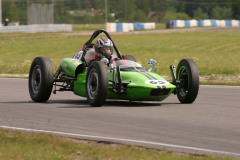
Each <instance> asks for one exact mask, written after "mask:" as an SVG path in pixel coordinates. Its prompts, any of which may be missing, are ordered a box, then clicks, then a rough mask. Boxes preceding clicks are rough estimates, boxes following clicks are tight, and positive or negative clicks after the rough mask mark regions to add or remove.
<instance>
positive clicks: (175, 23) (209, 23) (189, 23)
mask: <svg viewBox="0 0 240 160" xmlns="http://www.w3.org/2000/svg"><path fill="white" fill-rule="evenodd" d="M239 26H240V20H215V19H205V20H195V19H192V20H168V21H167V24H166V27H167V28H182V27H239Z"/></svg>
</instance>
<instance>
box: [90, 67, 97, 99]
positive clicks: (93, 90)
mask: <svg viewBox="0 0 240 160" xmlns="http://www.w3.org/2000/svg"><path fill="white" fill-rule="evenodd" d="M98 84H99V80H98V75H97V72H96V70H95V69H92V70H91V72H90V73H89V78H88V81H87V92H88V96H89V98H90V99H95V98H96V95H97V92H98V88H99V87H98Z"/></svg>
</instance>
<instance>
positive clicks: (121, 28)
mask: <svg viewBox="0 0 240 160" xmlns="http://www.w3.org/2000/svg"><path fill="white" fill-rule="evenodd" d="M155 28H156V25H155V23H139V22H137V23H106V26H105V29H106V30H107V32H129V31H133V30H144V29H155Z"/></svg>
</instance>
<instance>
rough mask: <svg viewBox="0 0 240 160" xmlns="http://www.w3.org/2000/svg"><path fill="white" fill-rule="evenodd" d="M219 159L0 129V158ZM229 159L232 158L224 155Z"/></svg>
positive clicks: (55, 159)
mask: <svg viewBox="0 0 240 160" xmlns="http://www.w3.org/2000/svg"><path fill="white" fill-rule="evenodd" d="M20 159H24V160H32V159H34V160H43V159H48V160H84V159H87V160H104V159H106V160H109V159H111V160H126V159H131V160H141V159H142V160H145V159H148V160H168V159H169V160H170V159H178V160H223V158H217V157H202V156H194V155H189V154H181V153H173V152H166V151H160V150H154V149H147V148H142V147H136V146H131V145H120V144H106V143H103V142H96V141H83V140H76V139H70V138H66V137H61V136H56V135H49V134H43V133H30V132H22V131H12V130H3V129H0V160H20ZM225 159H226V160H227V159H228V160H232V158H225Z"/></svg>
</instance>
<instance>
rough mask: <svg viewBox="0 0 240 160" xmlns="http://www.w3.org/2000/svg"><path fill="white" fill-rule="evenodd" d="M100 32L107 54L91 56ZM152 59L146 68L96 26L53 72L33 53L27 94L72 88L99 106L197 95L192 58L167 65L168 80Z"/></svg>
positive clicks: (41, 95) (41, 97) (42, 97)
mask: <svg viewBox="0 0 240 160" xmlns="http://www.w3.org/2000/svg"><path fill="white" fill-rule="evenodd" d="M100 33H104V34H105V35H106V36H107V37H108V38H109V39H110V40H111V41H112V44H113V48H114V50H115V52H113V51H112V52H111V56H110V57H107V58H101V59H100V60H98V61H96V60H94V59H93V55H94V54H95V50H94V48H93V45H94V44H92V42H93V40H94V39H95V38H96V37H97V36H98V35H99V34H100ZM155 64H156V61H155V60H152V59H150V60H149V61H148V65H149V66H150V67H151V68H150V69H149V70H146V69H145V68H143V67H142V66H141V65H140V64H138V63H137V62H136V60H135V58H134V57H133V56H131V55H121V54H120V52H119V51H118V49H117V47H116V45H115V44H114V42H113V40H112V38H111V37H110V35H109V34H108V33H107V32H106V31H105V30H96V31H95V32H94V33H93V34H92V36H91V38H90V39H89V40H88V41H87V42H86V43H85V44H84V46H83V48H82V49H81V50H79V51H78V52H77V53H76V54H75V55H74V56H73V57H71V58H64V59H63V60H62V61H61V62H60V66H59V68H58V70H57V71H56V73H55V74H54V73H53V67H52V63H51V61H50V60H49V59H48V58H46V57H36V58H35V59H34V60H33V62H32V65H31V68H30V72H29V82H28V86H29V94H30V97H31V99H32V100H33V101H35V102H46V101H47V100H48V99H49V97H50V95H51V93H52V90H53V93H55V94H56V92H57V91H73V92H74V93H75V94H76V95H79V96H82V97H87V100H88V102H89V104H90V105H91V106H96V107H98V106H102V105H103V104H104V102H105V101H106V99H121V100H129V101H162V100H164V99H165V98H167V97H168V96H169V95H170V94H172V93H174V94H177V97H178V99H179V101H180V102H181V103H192V102H194V101H195V99H196V97H197V95H198V89H199V72H198V68H197V66H196V64H195V62H194V61H193V60H191V59H183V60H181V61H180V62H179V64H178V67H177V69H176V67H175V66H170V71H171V76H172V81H171V82H168V81H166V80H165V79H164V78H163V77H161V76H160V75H158V74H156V73H154V72H155V70H156V68H155Z"/></svg>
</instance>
